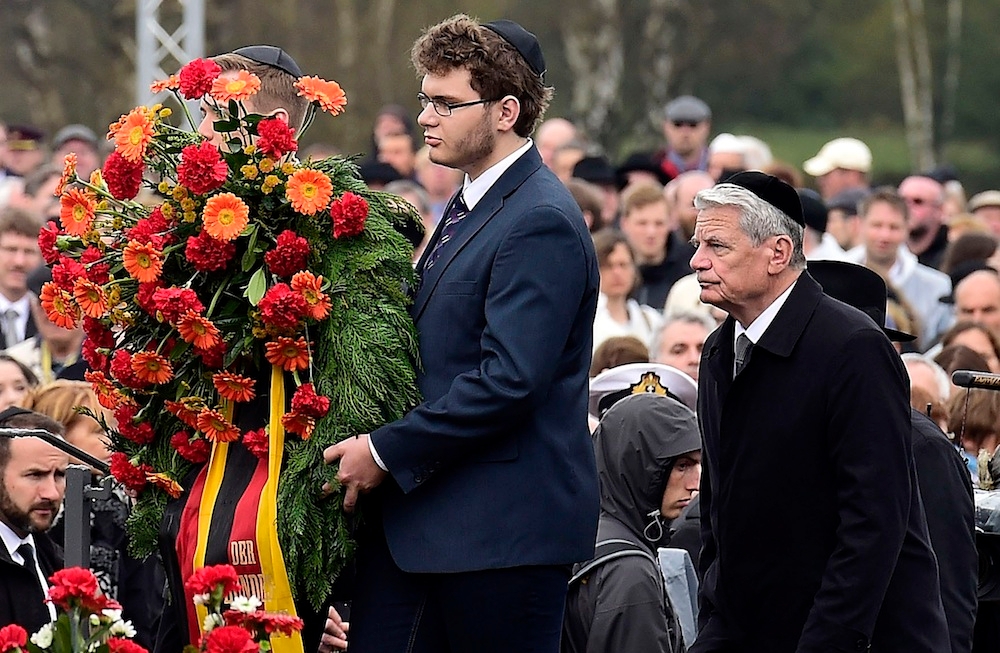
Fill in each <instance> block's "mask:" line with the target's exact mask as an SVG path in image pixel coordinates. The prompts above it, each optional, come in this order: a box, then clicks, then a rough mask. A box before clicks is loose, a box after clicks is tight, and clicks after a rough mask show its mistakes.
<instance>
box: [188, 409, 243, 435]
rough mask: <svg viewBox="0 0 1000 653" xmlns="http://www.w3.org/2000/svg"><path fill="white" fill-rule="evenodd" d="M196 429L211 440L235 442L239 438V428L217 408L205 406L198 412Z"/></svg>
mask: <svg viewBox="0 0 1000 653" xmlns="http://www.w3.org/2000/svg"><path fill="white" fill-rule="evenodd" d="M197 428H198V430H199V431H201V432H202V433H204V434H205V437H206V438H208V439H209V440H211V441H212V442H235V441H236V440H239V439H240V430H239V429H238V428H236V427H235V426H233V425H232V424H231V423H230V422H229V420H227V419H226V418H225V417H223V416H222V413H220V412H219V411H217V410H211V409H210V408H206V409H204V410H202V411H201V412H200V413H198V426H197Z"/></svg>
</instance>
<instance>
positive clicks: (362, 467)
mask: <svg viewBox="0 0 1000 653" xmlns="http://www.w3.org/2000/svg"><path fill="white" fill-rule="evenodd" d="M323 459H324V460H325V461H326V462H327V463H333V462H336V461H338V460H339V461H340V471H338V472H337V480H338V481H340V482H341V484H342V485H343V486H344V487H345V488H347V496H345V497H344V512H354V505H355V504H356V503H357V502H358V495H359V494H362V493H365V492H368V491H370V490H371V489H372V488H375V487H377V486H378V485H379V483H381V482H382V481H383V480H385V477H386V474H387V472H386V471H385V470H383V469H382V468H381V467H379V466H378V464H376V463H375V459H374V458H372V452H371V449H369V448H368V434H367V433H365V434H364V435H360V436H358V437H356V438H348V439H346V440H344V441H343V442H338V443H337V444H335V445H333V446H331V447H327V448H326V450H325V451H324V452H323ZM323 490H324V491H325V492H329V491H330V486H329V484H327V485H324V486H323Z"/></svg>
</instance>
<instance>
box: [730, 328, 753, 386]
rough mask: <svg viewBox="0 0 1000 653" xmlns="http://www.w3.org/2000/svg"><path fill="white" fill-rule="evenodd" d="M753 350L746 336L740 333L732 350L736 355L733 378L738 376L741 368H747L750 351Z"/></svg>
mask: <svg viewBox="0 0 1000 653" xmlns="http://www.w3.org/2000/svg"><path fill="white" fill-rule="evenodd" d="M752 348H753V343H752V342H750V338H748V337H747V334H745V333H741V334H740V335H739V337H738V338H736V347H735V348H734V353H735V354H736V372H735V373H734V374H733V378H736V377H737V376H739V374H740V372H742V371H743V368H744V367H746V366H747V362H748V361H749V360H750V350H751V349H752Z"/></svg>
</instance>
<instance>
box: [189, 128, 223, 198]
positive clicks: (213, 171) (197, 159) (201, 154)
mask: <svg viewBox="0 0 1000 653" xmlns="http://www.w3.org/2000/svg"><path fill="white" fill-rule="evenodd" d="M228 174H229V166H227V165H226V162H225V161H223V160H222V155H221V154H219V148H217V147H215V146H214V145H212V144H211V143H209V142H208V141H202V142H201V143H200V144H199V145H188V146H187V147H185V148H184V149H183V150H181V162H180V164H178V166H177V181H178V182H180V183H181V184H183V185H184V186H186V187H187V189H188V190H190V191H191V192H192V193H194V194H195V195H204V194H205V193H210V192H212V191H213V190H215V189H216V188H219V187H220V186H222V184H224V183H226V175H228Z"/></svg>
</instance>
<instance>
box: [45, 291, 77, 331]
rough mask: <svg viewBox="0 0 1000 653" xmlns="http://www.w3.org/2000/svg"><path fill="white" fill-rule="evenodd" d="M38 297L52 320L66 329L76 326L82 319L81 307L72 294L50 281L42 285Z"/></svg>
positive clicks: (47, 315)
mask: <svg viewBox="0 0 1000 653" xmlns="http://www.w3.org/2000/svg"><path fill="white" fill-rule="evenodd" d="M38 299H39V300H41V304H42V309H43V310H44V311H45V315H46V317H48V318H49V321H50V322H52V323H53V324H55V325H56V326H60V327H62V328H64V329H75V328H76V324H77V322H79V321H80V307H79V306H77V305H76V303H75V302H74V301H73V296H72V295H70V294H69V293H68V292H66V291H65V290H63V289H61V288H60V287H59V286H57V285H56V284H54V283H52V282H51V281H50V282H48V283H47V284H45V285H44V286H42V293H41V294H40V295H39V296H38Z"/></svg>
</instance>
